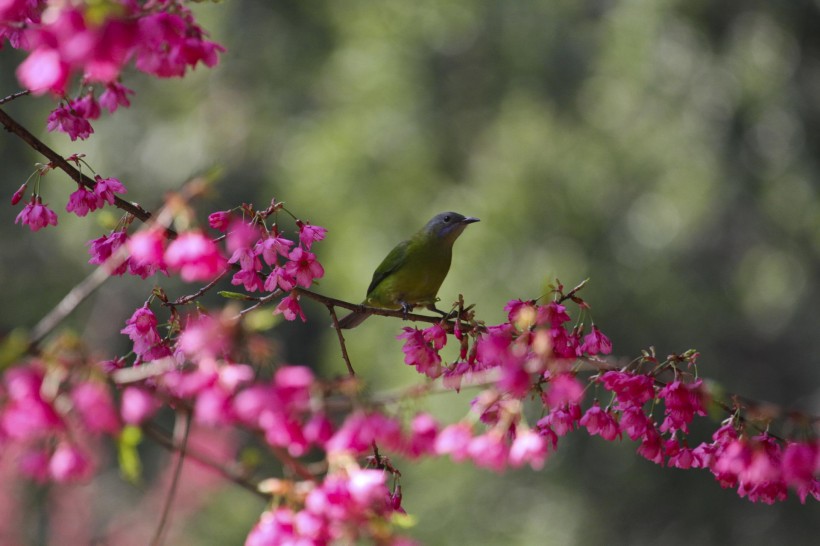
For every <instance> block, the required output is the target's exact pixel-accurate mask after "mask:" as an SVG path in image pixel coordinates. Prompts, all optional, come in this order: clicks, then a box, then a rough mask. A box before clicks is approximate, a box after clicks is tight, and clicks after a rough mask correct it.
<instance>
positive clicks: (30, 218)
mask: <svg viewBox="0 0 820 546" xmlns="http://www.w3.org/2000/svg"><path fill="white" fill-rule="evenodd" d="M14 223H15V224H21V225H23V226H28V227H29V229H31V231H39V230H41V229H43V228H44V227H47V226H56V225H57V214H55V213H54V211H53V210H51V209H50V208H48V205H44V204H43V201H42V199H41V198H40V196H39V195H36V196H35V195H32V196H31V201H29V202H28V204H26V206H25V207H23V210H21V211H20V214H18V215H17V218H16V219H15V220H14Z"/></svg>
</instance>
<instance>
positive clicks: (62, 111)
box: [46, 106, 94, 140]
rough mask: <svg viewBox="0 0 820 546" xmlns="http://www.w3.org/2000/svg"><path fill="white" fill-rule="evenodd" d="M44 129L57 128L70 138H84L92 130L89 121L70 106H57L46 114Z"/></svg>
mask: <svg viewBox="0 0 820 546" xmlns="http://www.w3.org/2000/svg"><path fill="white" fill-rule="evenodd" d="M46 129H48V130H49V131H54V130H58V131H61V132H63V133H66V134H67V135H68V136H70V137H71V140H77V139H78V138H79V139H80V140H85V139H87V138H88V137H89V136H91V134H92V133H93V132H94V128H93V127H91V123H89V122H88V120H87V119H86V118H84V117H82V116H80V115H79V114H78V113H77V112H75V111H74V110H73V109H72V108H71V107H70V106H58V107H57V108H55V109H54V110H53V111H52V112H51V114H49V116H48V124H47V125H46Z"/></svg>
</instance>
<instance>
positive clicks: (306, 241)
mask: <svg viewBox="0 0 820 546" xmlns="http://www.w3.org/2000/svg"><path fill="white" fill-rule="evenodd" d="M297 225H298V226H299V242H301V243H302V246H304V247H305V250H310V247H311V246H313V243H315V242H316V241H321V240H322V239H324V238H325V235H326V234H327V230H326V229H325V228H323V227H321V226H312V225H310V222H308V223H301V222H297ZM291 259H293V258H291Z"/></svg>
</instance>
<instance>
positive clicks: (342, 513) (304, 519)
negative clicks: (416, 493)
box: [245, 467, 413, 546]
mask: <svg viewBox="0 0 820 546" xmlns="http://www.w3.org/2000/svg"><path fill="white" fill-rule="evenodd" d="M386 479H387V474H386V472H384V471H382V470H367V469H364V470H363V469H360V468H358V467H353V468H349V469H347V470H344V471H338V472H334V473H332V474H330V475H328V476H327V477H325V479H324V481H323V482H322V483H320V484H318V485H313V484H310V485H309V486H308V487H309V491H308V492H307V493H306V495H304V498H303V499H299V501H300V502H299V503H298V508H294V507H292V506H279V507H276V508H273V509H271V510H268V511H266V512H264V513H263V514H262V517H261V518H260V519H259V522H258V523H257V524H256V526H254V528H253V530H252V531H251V532H250V534H249V535H248V538H247V540H246V541H245V546H285V545H290V544H303V545H305V546H322V545H327V544H332V543H335V544H340V543H344V544H352V543H355V542H357V541H360V540H364V539H367V538H371V539H374V538H378V543H379V544H386V545H388V544H389V545H393V546H411V545H412V544H413V543H412V542H411V541H409V540H407V539H404V538H400V537H395V536H393V535H392V533H390V534H388V533H389V531H388V530H389V528H390V527H389V518H390V516H391V514H392V513H393V512H395V511H396V510H400V506H399V505H398V502H400V496H399V495H397V494H394V493H391V492H390V491H389V489H388V487H387V484H386ZM306 485H307V484H306ZM293 504H296V503H293Z"/></svg>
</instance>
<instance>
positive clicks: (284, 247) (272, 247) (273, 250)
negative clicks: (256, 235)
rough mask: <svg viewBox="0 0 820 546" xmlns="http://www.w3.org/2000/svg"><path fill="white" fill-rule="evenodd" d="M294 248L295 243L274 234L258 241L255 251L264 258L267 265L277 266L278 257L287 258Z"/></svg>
mask: <svg viewBox="0 0 820 546" xmlns="http://www.w3.org/2000/svg"><path fill="white" fill-rule="evenodd" d="M292 246H293V241H291V240H289V239H285V238H284V237H282V236H280V235H277V234H274V235H271V236H270V237H266V238H264V239H261V240H260V241H258V242H257V243H256V247H255V248H254V250H255V252H256V254H257V255H261V256H262V258H263V259H264V260H265V263H267V264H268V265H276V263H277V255H280V256H283V257H285V258H287V257H288V254H290V247H292Z"/></svg>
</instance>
